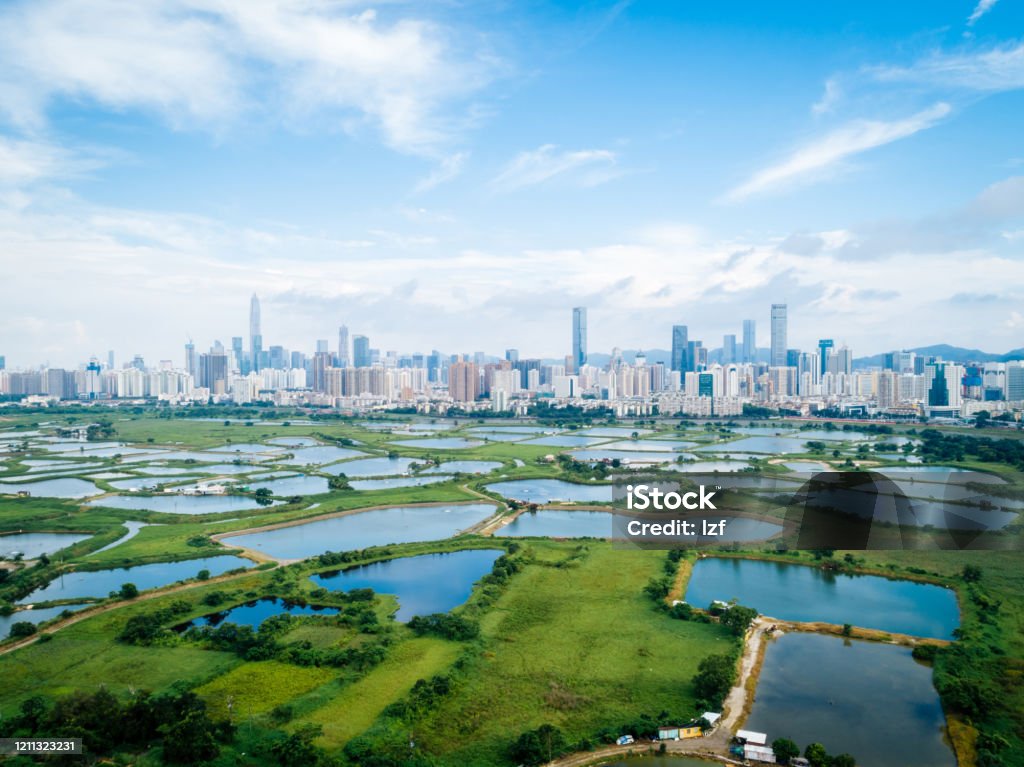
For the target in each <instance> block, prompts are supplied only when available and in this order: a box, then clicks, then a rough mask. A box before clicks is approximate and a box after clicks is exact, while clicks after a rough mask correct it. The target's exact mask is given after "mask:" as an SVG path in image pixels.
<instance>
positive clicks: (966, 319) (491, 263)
mask: <svg viewBox="0 0 1024 767" xmlns="http://www.w3.org/2000/svg"><path fill="white" fill-rule="evenodd" d="M975 5H976V3H974V2H963V1H957V2H954V1H953V0H944V1H943V2H937V3H930V4H928V5H927V6H916V7H913V8H909V7H906V8H896V9H894V8H892V7H891V4H883V3H863V4H858V5H857V6H856V7H849V8H843V9H842V11H841V12H840V11H839V10H838V9H835V8H827V9H823V8H822V7H821V6H820V5H813V6H812V5H806V6H804V5H802V4H800V3H794V4H790V5H788V6H787V7H786V8H775V7H767V6H764V5H763V4H757V3H736V4H734V5H733V6H730V7H729V8H716V7H706V8H705V7H694V6H684V5H671V4H657V3H654V4H649V3H630V2H617V3H611V2H609V3H607V4H604V5H602V4H595V5H592V6H587V7H586V8H582V9H581V8H578V7H576V6H571V5H567V4H560V3H555V2H552V3H539V4H531V5H528V6H515V5H513V6H493V7H492V6H487V5H484V4H481V5H478V6H472V7H468V8H460V9H458V10H456V9H454V8H449V7H447V6H444V5H443V4H428V5H423V4H407V3H401V2H400V3H389V4H386V5H385V6H384V7H382V8H372V7H370V6H363V5H360V4H341V5H336V4H324V5H316V4H312V5H310V4H285V5H282V6H278V7H272V6H271V5H267V4H261V3H252V4H239V5H236V6H225V5H223V4H218V3H205V2H203V1H202V0H200V1H199V2H189V3H182V2H179V1H178V0H162V1H161V2H154V3H147V4H144V5H140V6H137V7H133V8H132V12H131V13H123V12H122V10H123V9H122V8H121V6H120V5H117V4H114V3H112V0H98V2H97V3H95V4H90V6H91V7H90V9H88V10H86V9H85V8H84V6H81V5H79V4H75V3H70V2H66V0H36V1H35V2H25V1H24V0H21V1H15V2H10V3H6V4H5V5H4V7H3V8H2V9H0V63H3V64H4V65H5V66H3V67H0V90H2V92H3V93H4V94H5V98H4V99H3V103H2V105H0V231H2V232H3V235H2V236H3V242H4V247H3V248H2V249H0V266H2V267H3V270H4V275H5V279H4V280H3V281H0V304H2V305H3V306H4V308H5V312H4V313H3V315H2V316H0V339H2V341H3V346H4V352H5V354H6V355H7V356H8V358H9V360H19V361H21V360H29V361H32V362H35V361H38V362H43V361H50V362H52V363H54V364H71V363H72V362H73V361H75V360H76V359H77V358H78V357H79V356H80V355H81V354H83V353H94V354H100V355H102V354H105V353H106V350H108V349H111V348H114V349H117V350H119V353H120V354H122V355H124V354H133V353H135V352H138V353H141V354H143V355H145V356H147V357H148V358H157V357H160V356H166V355H167V353H168V352H167V351H166V350H170V349H178V348H180V346H181V344H182V343H183V342H184V340H185V339H186V338H187V337H188V336H192V337H194V338H196V339H207V338H209V339H211V340H212V339H213V338H216V337H217V336H218V335H220V334H226V335H224V336H222V338H221V340H222V341H223V342H225V343H229V342H230V339H231V338H232V337H245V336H247V335H249V334H247V333H246V332H245V325H243V324H242V321H240V318H239V312H238V310H237V307H238V306H239V305H243V304H244V302H245V301H247V300H248V299H249V297H250V296H251V295H252V294H253V293H257V294H259V295H260V297H261V301H262V307H261V308H262V311H263V320H264V324H265V325H267V328H269V327H270V323H271V320H272V318H273V325H274V327H275V338H277V339H278V340H279V342H280V343H283V344H285V345H288V346H292V347H296V346H298V345H300V344H303V345H305V344H306V343H307V340H306V339H318V338H332V337H333V335H334V333H335V332H336V328H337V326H338V324H339V323H346V324H348V325H349V326H350V327H352V328H353V332H354V331H355V329H356V328H358V329H359V331H360V332H362V333H364V334H366V335H368V336H370V337H372V338H374V339H378V340H377V341H375V343H379V345H380V346H381V347H384V348H412V349H414V348H426V347H428V346H429V345H431V343H432V342H433V339H444V343H445V344H446V345H449V346H451V347H454V348H465V349H480V348H487V349H495V350H498V349H502V348H505V347H506V346H509V345H511V344H515V345H517V346H519V347H521V348H522V349H523V350H524V352H525V351H526V350H530V353H531V355H533V356H544V357H556V356H560V355H562V354H564V353H565V350H564V349H563V348H562V339H563V338H564V335H563V334H562V333H561V332H558V333H557V334H556V333H554V332H553V328H557V327H560V326H561V323H562V322H563V320H562V316H563V312H564V308H565V307H572V306H587V307H588V308H589V310H590V313H591V316H590V317H589V318H588V319H589V324H588V332H589V335H590V338H591V346H593V347H594V348H598V346H606V347H611V346H620V347H623V348H642V347H644V346H647V345H649V344H650V343H652V341H651V339H652V337H654V336H657V337H658V338H662V337H667V336H668V335H669V334H670V332H671V326H672V325H674V324H678V323H680V322H684V323H689V324H690V325H691V326H697V325H699V326H700V327H701V328H702V330H701V336H702V337H703V338H704V339H705V341H706V342H708V343H710V342H709V341H708V339H712V338H714V339H720V338H722V336H723V335H726V334H733V333H739V332H740V330H739V328H736V327H735V326H734V325H735V323H734V318H736V317H745V316H755V313H754V312H752V311H751V307H762V306H767V305H769V304H770V303H772V302H773V301H778V302H785V303H787V304H789V306H790V317H789V345H790V346H792V347H795V348H810V347H811V346H812V345H813V344H814V343H816V341H817V336H818V335H819V333H820V332H821V331H820V330H819V329H820V328H827V332H828V333H829V334H830V335H832V336H834V337H835V338H836V340H837V341H838V340H840V339H843V340H845V341H846V342H847V343H849V344H850V345H851V346H852V347H853V348H856V349H862V350H864V351H865V353H867V352H874V351H884V350H887V349H893V348H899V347H905V346H906V347H916V346H924V345H929V344H934V343H940V342H945V343H951V344H954V345H958V346H964V347H980V346H984V347H986V348H988V349H992V350H1007V349H1012V348H1017V347H1020V346H1022V345H1024V343H1022V341H1021V340H1020V339H1021V338H1022V337H1024V311H1022V310H1021V305H1022V303H1021V301H1022V298H1024V260H1022V259H1021V244H1022V243H1024V235H1022V232H1024V175H1022V171H1021V168H1022V167H1024V159H1022V158H1024V151H1022V148H1021V146H1020V140H1019V119H1018V116H1019V115H1020V114H1022V113H1024V68H1022V63H1021V62H1022V61H1024V43H1022V42H1021V40H1020V39H1019V38H1018V37H1017V36H1015V35H1014V34H1012V30H1014V29H1019V28H1021V22H1022V21H1024V9H1022V8H1021V6H1020V5H1019V4H1013V3H1008V2H1005V1H1004V2H996V3H990V2H987V3H985V4H984V5H985V7H984V8H983V10H982V12H980V13H977V12H975V11H976V9H975ZM111 19H114V20H116V21H111ZM310 40H317V41H321V42H319V43H318V44H316V45H313V44H310V43H309V42H308V41H310ZM27 41H32V44H31V45H29V44H28V42H27ZM370 50H372V51H374V52H375V53H374V55H373V56H370V55H369V53H368V51H370ZM197 84H201V87H200V85H197ZM951 157H955V158H956V162H955V163H951V162H949V158H951ZM35 265H40V266H41V267H42V268H37V267H36V266H35ZM698 316H699V322H698V321H697V317H698ZM473 317H485V318H486V322H479V321H469V319H468V318H473ZM756 317H757V319H758V321H759V322H760V323H761V324H762V328H764V329H767V328H768V327H769V318H768V317H766V316H764V315H762V314H760V310H758V313H757V314H756ZM908 318H909V319H910V321H908ZM264 332H266V329H264ZM763 332H764V331H763ZM556 339H557V343H555V340H556ZM598 339H601V341H600V344H599V343H598ZM247 343H248V338H247ZM659 345H661V342H659ZM714 345H717V341H716V342H715V344H714ZM83 350H88V351H87V352H86V351H83Z"/></svg>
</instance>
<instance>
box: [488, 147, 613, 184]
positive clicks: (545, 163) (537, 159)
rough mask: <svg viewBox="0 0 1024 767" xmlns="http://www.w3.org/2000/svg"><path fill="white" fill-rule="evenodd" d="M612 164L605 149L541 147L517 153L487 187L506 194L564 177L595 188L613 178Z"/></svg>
mask: <svg viewBox="0 0 1024 767" xmlns="http://www.w3.org/2000/svg"><path fill="white" fill-rule="evenodd" d="M615 163H616V155H615V153H614V152H612V151H609V150H607V149H580V150H576V151H569V150H560V149H559V148H558V147H557V146H555V145H554V144H545V145H543V146H541V147H538V148H537V149H534V150H530V151H525V152H520V153H519V154H517V155H516V156H515V157H514V158H513V159H512V161H511V162H510V163H509V164H508V165H506V166H505V168H504V169H503V170H502V171H501V173H499V174H498V175H497V176H495V178H494V179H493V180H492V181H491V187H492V188H493V189H495V190H496V191H501V192H510V191H513V190H516V189H521V188H522V187H526V186H533V185H535V184H541V183H544V182H545V181H549V180H551V179H553V178H555V177H556V176H564V175H567V174H568V175H572V177H573V178H574V180H575V181H576V182H577V183H578V184H580V185H582V186H596V185H598V184H601V183H604V182H606V181H609V180H611V179H612V178H613V177H614V176H615V175H616V174H614V173H611V172H610V171H612V169H613V168H614V166H615Z"/></svg>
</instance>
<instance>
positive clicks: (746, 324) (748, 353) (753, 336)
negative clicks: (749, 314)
mask: <svg viewBox="0 0 1024 767" xmlns="http://www.w3.org/2000/svg"><path fill="white" fill-rule="evenodd" d="M743 361H744V362H757V323H756V322H755V321H754V320H743Z"/></svg>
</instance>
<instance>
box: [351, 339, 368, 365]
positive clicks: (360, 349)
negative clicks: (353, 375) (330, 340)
mask: <svg viewBox="0 0 1024 767" xmlns="http://www.w3.org/2000/svg"><path fill="white" fill-rule="evenodd" d="M352 364H353V365H354V366H355V367H357V368H368V367H370V339H369V338H367V337H366V336H352Z"/></svg>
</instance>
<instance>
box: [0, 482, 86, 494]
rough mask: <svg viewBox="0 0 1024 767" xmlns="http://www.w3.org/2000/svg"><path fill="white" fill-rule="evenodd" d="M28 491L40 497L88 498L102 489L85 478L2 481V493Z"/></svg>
mask: <svg viewBox="0 0 1024 767" xmlns="http://www.w3.org/2000/svg"><path fill="white" fill-rule="evenodd" d="M22 492H27V493H31V494H32V495H33V496H36V497H38V498H87V497H88V496H90V495H99V494H100V493H102V492H103V491H102V490H100V489H99V488H98V487H96V485H94V484H93V483H92V482H86V481H85V480H84V479H43V480H39V481H38V482H18V483H8V484H4V483H0V495H5V494H10V495H15V494H17V493H22Z"/></svg>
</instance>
